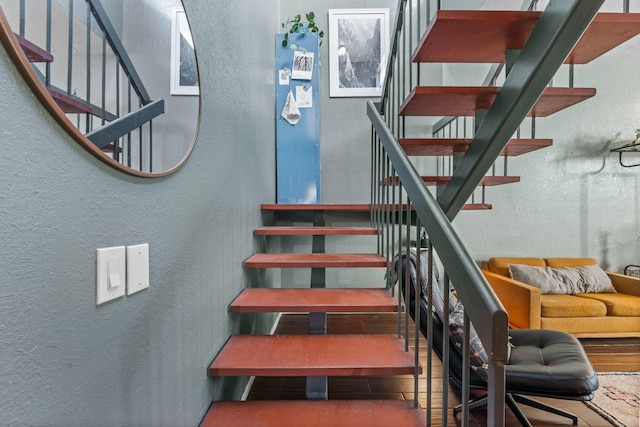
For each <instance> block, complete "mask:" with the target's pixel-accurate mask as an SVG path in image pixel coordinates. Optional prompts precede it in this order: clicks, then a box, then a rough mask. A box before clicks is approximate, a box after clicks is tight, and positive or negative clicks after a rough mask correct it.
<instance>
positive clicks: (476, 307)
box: [367, 0, 602, 426]
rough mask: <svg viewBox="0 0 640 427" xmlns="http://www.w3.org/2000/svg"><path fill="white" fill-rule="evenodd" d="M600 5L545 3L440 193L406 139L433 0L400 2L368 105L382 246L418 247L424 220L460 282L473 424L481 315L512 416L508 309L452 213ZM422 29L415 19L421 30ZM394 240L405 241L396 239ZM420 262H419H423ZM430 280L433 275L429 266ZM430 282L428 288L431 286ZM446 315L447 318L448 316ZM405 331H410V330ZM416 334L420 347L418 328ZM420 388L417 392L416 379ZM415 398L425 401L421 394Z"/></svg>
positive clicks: (494, 408)
mask: <svg viewBox="0 0 640 427" xmlns="http://www.w3.org/2000/svg"><path fill="white" fill-rule="evenodd" d="M601 4H602V0H589V1H580V0H570V1H567V2H560V3H553V4H550V6H549V7H547V10H548V13H547V10H545V13H543V14H542V15H541V17H540V19H539V23H538V27H540V29H538V27H536V30H534V32H533V33H532V34H531V36H530V39H529V42H528V43H527V45H526V46H525V48H524V49H523V50H522V51H521V53H520V54H519V59H517V60H516V61H514V62H513V63H512V64H509V67H510V69H511V72H510V73H508V77H507V78H506V79H505V82H504V85H503V87H504V88H508V90H502V91H500V92H499V93H498V96H497V97H496V100H495V102H494V104H493V106H492V107H491V108H490V109H489V110H487V111H486V112H483V115H482V120H481V121H480V125H479V126H477V129H475V134H474V135H473V138H472V142H471V144H470V146H469V149H468V150H467V152H466V153H465V155H464V156H462V158H461V159H460V161H459V162H458V164H457V165H456V166H455V168H454V167H453V166H452V167H451V169H452V171H453V173H452V174H451V175H452V180H451V183H452V184H453V183H454V182H455V184H454V185H451V184H449V185H447V186H446V187H445V188H443V189H442V192H440V191H439V192H438V200H436V199H435V198H434V196H433V195H432V194H431V193H430V191H429V190H428V189H427V188H426V186H425V185H424V182H423V181H422V178H421V177H420V175H419V174H418V172H417V171H416V169H415V168H414V167H413V165H412V163H411V161H410V160H409V158H408V157H407V156H406V154H405V153H404V151H403V150H402V148H401V147H400V146H399V143H398V138H402V137H404V134H405V130H406V128H407V123H406V121H407V118H406V117H404V116H402V117H399V115H398V110H399V106H400V105H401V104H402V102H403V101H404V100H405V99H406V97H407V94H408V93H409V91H410V90H412V89H413V85H414V81H415V82H416V83H417V84H419V81H420V79H421V65H416V64H414V63H412V61H411V55H412V53H413V51H414V46H417V43H418V40H419V39H420V37H421V36H422V29H421V22H422V18H421V13H422V11H426V15H427V19H426V22H427V26H429V24H430V18H431V1H429V0H400V2H399V5H398V9H397V10H398V13H397V20H396V25H395V28H394V32H393V42H392V51H391V52H390V55H389V64H388V67H387V75H386V77H387V81H386V82H385V85H384V89H383V91H382V93H383V98H382V99H381V101H380V102H379V103H378V104H376V105H374V104H373V103H372V102H369V103H368V104H367V114H368V116H369V119H370V120H371V123H372V126H373V131H372V147H371V152H372V155H371V164H372V171H371V200H372V202H371V205H372V212H371V218H372V223H373V224H374V225H375V226H376V227H378V228H379V229H380V230H381V233H380V237H379V241H378V249H379V251H380V253H381V254H383V255H385V256H386V257H387V258H388V259H393V258H394V257H395V256H396V254H397V252H399V251H400V250H402V248H403V247H404V248H406V249H408V248H409V247H410V243H408V242H409V241H410V234H411V227H412V226H414V227H415V230H416V241H418V240H419V236H421V232H420V230H421V229H422V228H424V229H425V230H426V234H427V236H428V238H429V245H430V250H429V258H430V262H429V264H430V265H429V269H430V270H432V269H433V266H432V263H433V255H434V253H435V252H437V254H438V255H439V259H440V261H441V263H442V265H443V266H444V278H445V279H444V290H445V291H448V289H449V288H450V286H452V287H453V288H454V289H455V290H456V291H457V294H458V297H459V299H460V301H461V302H462V304H464V306H465V316H464V320H465V321H464V326H465V327H464V329H465V335H466V336H465V339H464V343H465V344H464V348H463V352H462V355H463V361H464V362H463V384H462V398H461V400H462V425H467V424H468V417H469V415H468V410H469V408H468V396H469V369H468V368H469V366H470V361H469V354H468V348H469V342H468V338H469V337H468V331H469V324H470V323H473V324H474V326H475V328H476V330H477V333H478V335H479V337H480V339H481V341H482V343H483V345H484V346H485V349H486V351H487V354H489V355H490V361H489V379H488V385H487V386H488V400H489V401H488V407H487V417H488V425H495V426H498V425H504V390H505V376H504V374H505V371H504V365H505V362H506V357H507V348H506V345H507V340H508V338H507V336H508V334H507V329H508V318H507V314H506V312H505V310H504V308H503V307H502V305H501V304H500V302H499V300H498V299H497V297H496V296H495V294H494V293H493V291H492V290H491V288H490V286H489V284H488V283H487V281H486V280H485V278H484V276H483V275H482V273H481V272H480V270H479V268H478V266H477V265H476V264H475V262H474V261H473V259H472V258H471V256H470V255H469V254H468V253H467V251H466V249H465V247H464V245H463V244H462V242H461V240H460V239H459V237H458V236H457V235H456V233H455V231H454V230H453V228H452V226H451V222H450V221H451V220H452V219H453V218H454V217H455V216H456V214H457V213H458V212H459V211H460V209H461V208H462V205H463V204H464V203H465V201H466V200H467V199H468V198H469V197H470V196H471V195H472V194H473V191H475V188H476V187H477V186H478V184H479V183H480V182H481V179H482V177H483V176H484V175H485V174H486V173H487V172H488V171H489V169H490V168H491V167H492V165H493V164H494V162H495V160H496V158H497V157H498V156H499V154H500V152H501V151H502V150H503V149H504V147H505V146H506V144H507V142H508V140H509V138H510V137H511V136H512V135H514V134H515V133H516V131H517V129H518V127H519V126H520V124H521V123H522V120H523V119H524V118H525V117H526V115H527V113H528V112H529V111H530V110H531V108H532V107H533V105H534V104H535V101H536V100H537V99H538V97H539V96H540V94H541V93H542V92H543V91H544V89H545V87H546V86H547V84H548V82H549V81H551V79H552V78H553V76H554V73H555V72H556V70H557V69H558V68H559V67H560V66H561V65H562V63H563V61H564V59H565V58H566V57H567V56H568V54H569V53H570V51H571V49H572V48H573V46H574V45H575V44H576V43H577V41H578V40H579V38H580V36H581V35H582V33H583V32H584V30H585V29H586V27H587V26H588V24H589V22H590V21H591V19H593V17H594V16H595V14H596V13H597V11H598V9H599V8H600V5H601ZM440 7H441V5H440V2H437V6H436V8H437V9H440ZM414 28H416V30H415V31H414ZM414 43H415V44H414ZM492 80H493V79H492ZM411 126H413V127H414V128H412V131H415V126H416V125H415V123H412V124H411ZM450 187H451V188H450ZM439 190H440V189H439ZM396 242H400V243H398V247H397V248H396ZM417 246H418V247H419V245H417ZM418 251H419V249H418ZM418 258H419V257H418ZM416 270H417V271H419V270H420V269H419V268H416ZM407 273H408V272H406V273H405V277H404V282H403V280H399V283H401V284H402V283H405V286H408V284H407V283H406V282H407V280H408V277H407V276H408V274H407ZM388 276H390V275H388ZM428 279H429V280H432V277H431V274H429V277H428ZM415 283H416V286H417V287H418V289H415V293H416V295H419V294H420V290H419V286H420V285H419V283H420V280H416V281H415ZM428 288H429V292H430V289H431V288H430V287H428ZM398 295H399V298H400V295H401V292H398ZM408 295H409V293H408V292H405V301H404V304H405V305H406V304H408V299H407V298H408ZM418 300H419V299H418V298H416V306H415V307H414V310H415V316H416V318H415V319H414V320H415V323H416V325H420V319H419V313H420V310H419V305H418V302H417V301H418ZM429 301H430V298H429ZM401 303H402V301H400V300H399V305H401ZM430 304H431V303H430V302H429V305H430ZM429 308H431V307H429ZM428 312H430V310H428ZM447 316H448V314H447ZM401 322H402V320H401V318H400V319H399V326H398V333H399V334H401V333H402V332H401V329H402V328H401V325H400V323H401ZM406 323H408V319H407V320H406ZM444 323H445V325H446V323H447V322H446V321H445V322H444ZM430 324H431V322H427V341H428V348H427V357H430V355H431V349H432V345H433V343H432V336H431V331H430V326H429V325H430ZM417 329H418V328H417ZM444 329H446V327H444V326H443V333H444V335H445V336H448V331H446V330H444ZM404 335H405V339H407V340H408V333H407V329H405V334H404ZM415 343H416V344H415V345H416V351H417V350H418V347H417V337H416V338H415ZM443 347H447V345H446V344H445V345H443ZM442 353H443V355H444V356H443V360H444V361H445V363H444V367H443V368H444V369H443V371H444V374H445V378H444V379H443V391H442V396H443V402H442V408H447V407H448V405H447V402H446V396H447V392H448V377H447V371H448V367H447V361H448V357H447V356H446V355H447V352H446V348H443V349H442ZM416 357H418V356H416ZM429 362H430V360H429ZM427 369H428V371H427V423H428V424H430V423H431V395H432V394H431V372H430V363H428V364H427ZM415 391H416V396H417V391H418V390H417V382H416V390H415ZM415 405H416V406H417V399H416V400H415ZM442 424H443V425H446V424H447V416H446V410H445V413H444V414H443V417H442Z"/></svg>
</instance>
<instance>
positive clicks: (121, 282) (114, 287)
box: [96, 246, 126, 305]
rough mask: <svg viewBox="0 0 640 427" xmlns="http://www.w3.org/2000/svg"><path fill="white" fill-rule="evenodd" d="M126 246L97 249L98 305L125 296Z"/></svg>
mask: <svg viewBox="0 0 640 427" xmlns="http://www.w3.org/2000/svg"><path fill="white" fill-rule="evenodd" d="M125 274H126V268H125V248H124V246H114V247H112V248H100V249H96V305H100V304H104V303H105V302H108V301H111V300H113V299H116V298H119V297H121V296H124V293H125V285H126V282H125V280H126V276H125Z"/></svg>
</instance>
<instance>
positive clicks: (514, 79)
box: [438, 0, 604, 220]
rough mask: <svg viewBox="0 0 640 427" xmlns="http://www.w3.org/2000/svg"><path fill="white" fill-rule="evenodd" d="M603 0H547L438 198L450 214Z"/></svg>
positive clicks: (520, 118) (452, 216)
mask: <svg viewBox="0 0 640 427" xmlns="http://www.w3.org/2000/svg"><path fill="white" fill-rule="evenodd" d="M603 2H604V0H567V1H562V2H551V3H550V4H549V6H547V8H546V9H545V11H544V12H543V13H542V15H541V16H540V19H539V21H538V24H537V25H536V27H535V29H534V30H533V32H532V33H531V35H530V37H529V39H528V41H527V43H526V45H525V47H524V48H523V49H522V52H521V53H520V56H519V58H518V60H517V62H516V63H515V64H513V67H512V68H511V71H510V72H509V74H508V75H507V78H506V80H505V83H504V85H503V87H502V89H501V90H500V92H499V93H498V95H497V96H496V99H495V102H494V103H493V105H492V107H491V108H490V109H489V111H488V113H487V115H486V117H485V119H484V120H483V121H482V123H481V124H480V126H479V128H478V131H477V133H476V135H475V136H474V138H473V141H472V143H471V145H470V146H469V149H468V150H467V152H466V154H465V155H464V157H463V158H462V160H461V161H460V165H459V166H458V168H456V170H455V171H454V173H453V174H452V179H451V182H450V183H449V184H448V185H447V188H446V189H445V191H444V192H443V194H442V195H441V196H440V197H438V202H439V204H440V206H441V207H442V210H443V211H444V212H445V214H446V216H447V217H448V218H449V220H453V219H454V218H455V216H456V215H457V214H458V212H460V209H461V208H462V206H463V205H464V203H465V202H466V200H467V199H468V198H469V196H470V195H471V194H472V193H473V191H474V189H475V188H476V187H477V185H478V184H479V183H480V181H481V180H482V177H483V176H484V175H485V174H486V173H487V171H488V170H489V168H491V166H492V165H493V163H494V161H495V160H496V158H497V157H498V156H499V155H500V152H501V151H502V150H503V149H504V147H505V146H506V145H507V143H508V141H509V139H510V138H511V136H512V135H513V134H514V133H515V131H516V130H517V129H518V127H519V126H520V124H521V123H522V120H523V119H524V118H525V117H526V116H527V115H528V113H529V111H531V109H532V108H533V106H534V105H535V102H536V101H537V99H538V98H539V97H540V95H541V94H542V92H543V91H544V90H545V88H546V86H547V84H548V83H549V81H550V80H551V78H552V77H553V76H554V74H555V73H556V71H557V70H558V69H559V68H560V66H561V65H562V63H563V62H564V60H565V59H566V58H567V56H568V55H569V53H570V52H571V50H572V49H573V47H574V46H575V45H576V43H577V42H578V40H579V39H580V37H581V36H582V34H583V33H584V31H585V30H586V29H587V27H588V26H589V24H590V23H591V21H592V20H593V18H594V17H595V15H596V13H597V12H598V10H599V9H600V7H601V6H602V3H603Z"/></svg>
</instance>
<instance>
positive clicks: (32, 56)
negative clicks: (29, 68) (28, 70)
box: [14, 33, 53, 62]
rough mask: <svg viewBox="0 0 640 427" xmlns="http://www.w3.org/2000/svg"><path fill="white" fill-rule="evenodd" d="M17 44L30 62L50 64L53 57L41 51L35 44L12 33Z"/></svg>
mask: <svg viewBox="0 0 640 427" xmlns="http://www.w3.org/2000/svg"><path fill="white" fill-rule="evenodd" d="M14 35H15V37H16V40H18V44H19V45H20V47H21V48H22V51H23V52H24V54H25V55H26V56H27V59H28V60H29V61H30V62H52V61H53V55H52V54H50V53H49V52H47V51H46V50H44V49H42V48H41V47H40V46H38V45H37V44H35V43H33V42H32V41H30V40H27V39H25V38H24V37H22V36H21V35H20V34H17V33H14Z"/></svg>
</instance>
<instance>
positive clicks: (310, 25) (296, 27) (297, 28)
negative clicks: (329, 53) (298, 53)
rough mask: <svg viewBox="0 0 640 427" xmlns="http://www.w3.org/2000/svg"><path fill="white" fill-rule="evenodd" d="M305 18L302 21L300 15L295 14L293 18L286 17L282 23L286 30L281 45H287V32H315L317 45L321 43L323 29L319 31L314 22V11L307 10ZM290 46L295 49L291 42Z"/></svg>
mask: <svg viewBox="0 0 640 427" xmlns="http://www.w3.org/2000/svg"><path fill="white" fill-rule="evenodd" d="M305 17H306V18H307V22H303V21H302V16H301V15H296V16H294V17H293V18H291V17H289V16H287V18H286V19H285V20H284V22H283V23H282V28H284V29H285V30H286V31H287V32H286V33H284V38H283V40H282V47H287V46H288V45H289V34H294V33H317V34H318V40H319V45H320V46H321V45H322V38H323V37H324V31H321V30H320V29H319V28H318V26H317V25H316V23H315V21H314V20H315V17H316V15H315V13H313V12H309V13H307V14H306V15H305ZM291 48H292V49H295V45H294V44H293V43H292V44H291Z"/></svg>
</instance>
